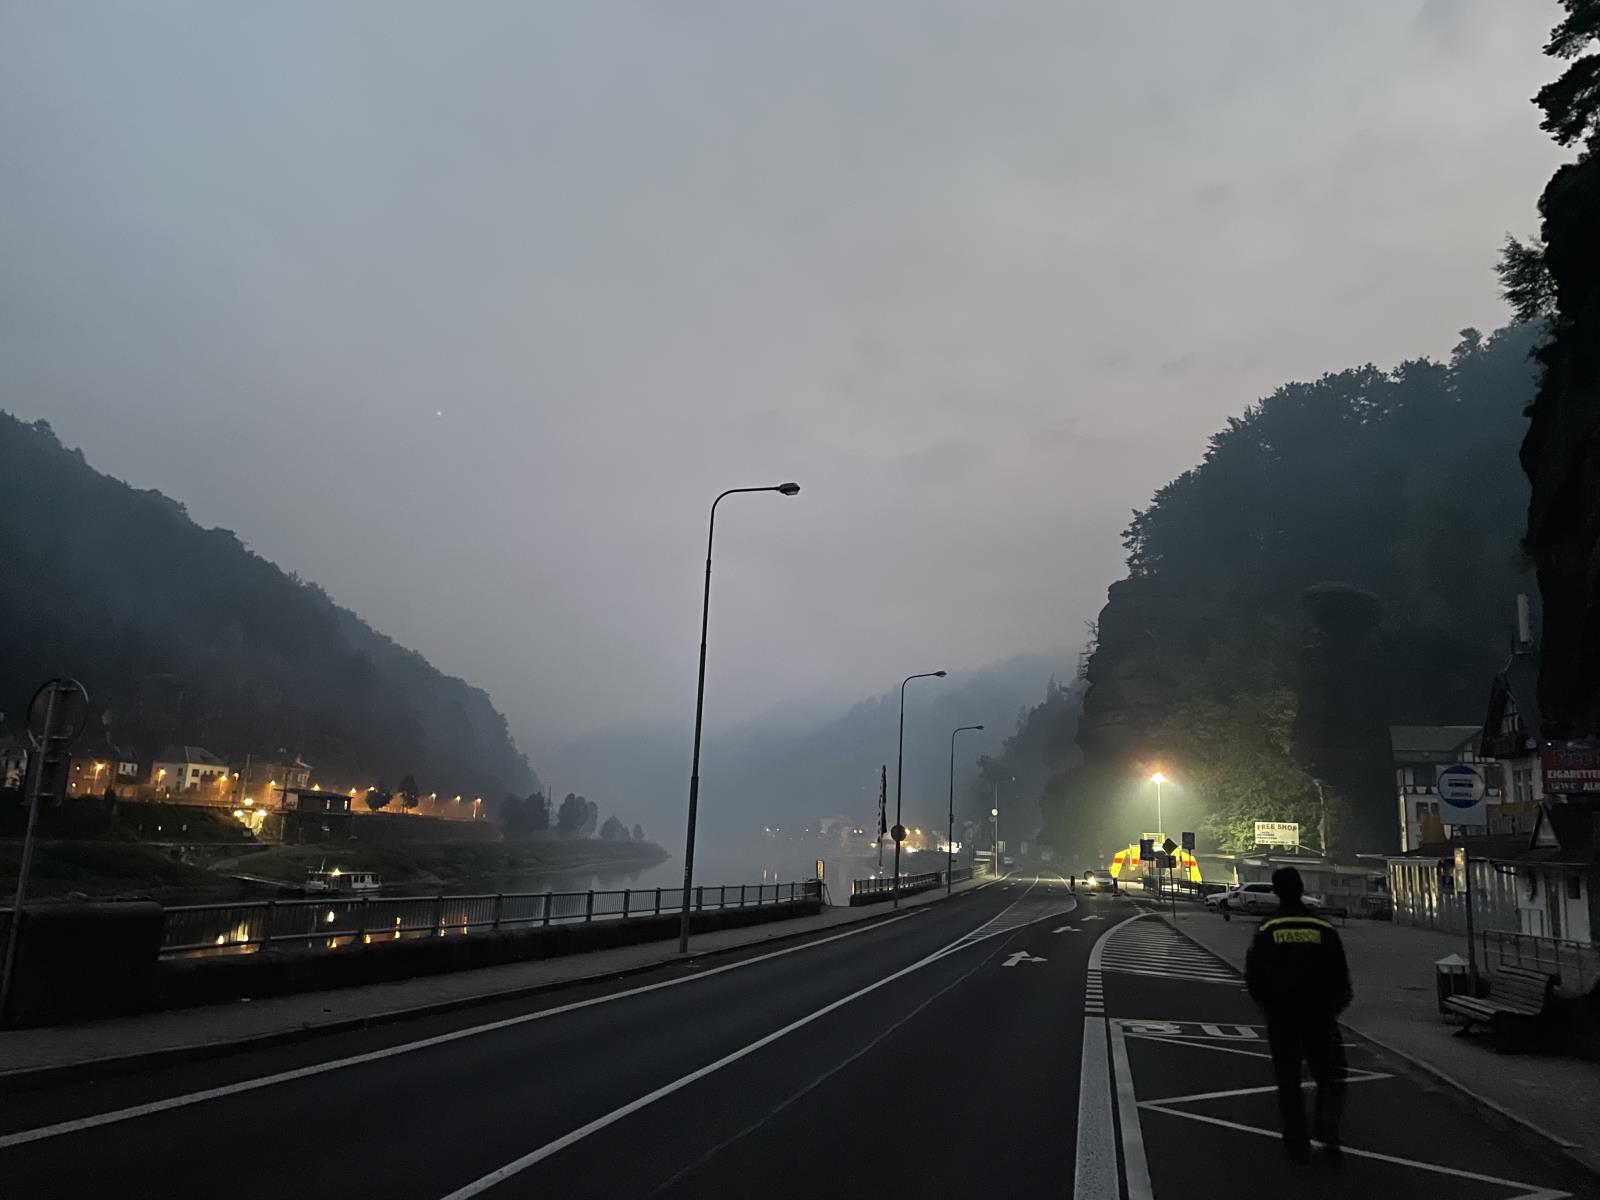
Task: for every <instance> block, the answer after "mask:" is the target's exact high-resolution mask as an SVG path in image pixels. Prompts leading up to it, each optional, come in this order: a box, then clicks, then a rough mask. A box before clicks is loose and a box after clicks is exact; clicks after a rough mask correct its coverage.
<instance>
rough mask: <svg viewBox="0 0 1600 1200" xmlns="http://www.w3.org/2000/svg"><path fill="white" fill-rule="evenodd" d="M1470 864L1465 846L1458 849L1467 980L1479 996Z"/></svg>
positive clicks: (1457, 857)
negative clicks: (1465, 909)
mask: <svg viewBox="0 0 1600 1200" xmlns="http://www.w3.org/2000/svg"><path fill="white" fill-rule="evenodd" d="M1469 868H1470V862H1469V860H1468V858H1467V848H1466V847H1465V846H1458V847H1456V875H1457V876H1458V879H1457V880H1456V887H1457V888H1458V889H1459V890H1460V892H1461V899H1462V900H1463V901H1464V902H1465V904H1466V907H1467V978H1468V979H1470V980H1472V994H1473V996H1477V994H1478V947H1477V943H1476V942H1475V941H1474V939H1473V936H1472V880H1471V879H1470V878H1469V876H1468V870H1469Z"/></svg>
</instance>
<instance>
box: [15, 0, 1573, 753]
mask: <svg viewBox="0 0 1600 1200" xmlns="http://www.w3.org/2000/svg"><path fill="white" fill-rule="evenodd" d="M1556 13H1557V8H1556V5H1555V4H1554V3H1553V2H1550V3H1546V2H1544V0H1539V2H1529V3H1516V4H1510V3H1504V2H1503V0H1431V2H1430V3H1421V2H1418V0H1345V2H1344V3H1341V4H1339V5H1336V6H1329V5H1326V4H1311V3H1299V2H1290V0H1213V2H1212V3H1207V4H1194V3H1191V2H1188V0H1171V2H1168V3H1159V4H1158V3H1133V2H1129V0H1100V2H1096V3H1082V2H1072V0H1050V2H1045V3H1038V4H1022V3H999V2H997V0H969V2H967V3H933V2H922V0H916V2H913V0H900V2H898V3H890V2H887V0H875V2H867V3H864V2H863V0H834V2H826V0H794V2H784V3H773V2H759V3H752V2H751V0H723V2H719V3H712V2H706V0H702V2H688V0H685V2H671V3H668V2H661V3H606V2H600V0H585V2H584V3H542V4H541V3H533V2H531V0H526V2H517V3H510V2H507V3H490V2H488V0H474V3H471V4H436V3H420V2H401V0H371V2H368V3H352V2H340V0H305V2H302V3H282V2H280V3H274V4H271V5H258V4H243V3H231V4H229V3H218V2H214V0H197V2H195V3H191V4H158V3H146V4H115V3H110V2H109V0H107V2H105V3H71V2H68V0H33V2H31V3H14V4H9V5H6V6H4V7H3V8H0V408H5V409H9V410H11V411H13V412H15V413H17V414H18V415H19V416H22V417H24V418H27V419H34V418H38V417H43V418H46V419H48V420H49V421H51V422H52V424H53V425H54V426H55V428H56V430H57V432H58V433H59V434H60V435H61V437H62V439H63V440H64V441H65V442H67V443H68V444H69V445H78V446H81V447H82V448H83V449H84V451H85V453H86V454H87V455H88V457H89V459H90V461H91V462H92V463H93V464H95V465H96V466H97V467H99V468H100V469H102V470H105V471H108V472H110V473H111V474H114V475H117V476H120V477H122V478H125V479H128V480H129V481H130V482H132V483H134V484H135V485H136V486H140V487H156V488H160V489H161V490H162V491H165V492H167V493H168V494H170V495H172V496H174V497H176V498H178V499H180V500H182V501H184V502H185V503H186V504H187V505H188V507H189V510H190V512H191V514H192V515H193V516H194V517H195V518H196V519H197V520H198V521H200V522H201V523H202V524H206V525H222V526H225V527H228V528H231V529H233V530H235V531H237V532H238V533H239V535H240V536H241V537H242V538H243V539H244V540H245V541H246V542H247V543H249V544H250V545H251V546H252V547H253V548H255V549H256V550H257V551H259V552H260V553H262V554H264V555H266V556H267V557H269V558H272V559H274V560H275V561H277V562H279V563H280V564H281V565H283V566H284V567H285V568H286V569H293V570H297V571H298V572H299V573H300V574H302V575H303V576H305V577H306V578H308V579H313V580H316V581H317V582H319V583H321V584H322V585H324V586H325V587H326V588H327V589H328V590H329V591H330V592H331V593H332V595H333V596H334V597H335V598H336V599H337V600H339V601H340V602H341V603H343V604H345V605H347V606H349V607H351V608H353V609H355V610H356V611H357V612H359V613H360V614H362V615H363V616H364V617H366V618H367V619H368V620H369V621H371V622H372V623H373V624H374V625H375V626H376V627H377V628H379V629H380V630H382V631H384V632H386V633H388V634H389V635H391V636H393V637H395V638H396V639H398V640H400V641H402V642H404V643H406V644H408V645H411V646H413V647H415V648H416V649H418V650H420V651H422V652H423V653H424V654H426V655H427V656H428V657H429V658H431V659H432V660H433V661H434V663H435V664H436V665H438V666H440V667H441V668H442V669H444V670H446V671H449V672H451V673H455V674H460V675H462V676H464V677H466V678H467V679H469V680H471V681H472V682H474V683H477V684H480V685H482V686H484V687H486V688H488V689H489V690H490V692H491V693H492V694H493V696H494V698H495V700H496V701H497V702H498V703H499V704H500V705H501V707H502V708H503V709H504V710H505V711H506V712H507V713H508V715H509V717H510V720H511V727H512V732H513V734H514V735H515V736H516V737H517V738H518V740H519V742H520V743H521V744H522V745H523V747H524V749H526V750H528V751H529V753H530V755H531V756H532V758H533V761H534V765H535V767H537V766H538V765H539V761H540V756H541V754H542V753H545V752H547V751H548V750H549V749H550V748H551V747H553V746H555V745H556V744H557V743H559V742H560V741H561V740H563V739H564V738H566V737H569V736H571V735H573V734H576V733H579V732H581V731H583V730H586V729H588V728H591V727H594V726H600V725H607V724H611V723H613V722H631V721H640V720H659V719H669V720H681V721H684V722H687V720H688V719H689V712H690V708H691V706H692V702H693V692H694V672H695V653H696V643H697V640H698V621H699V603H700V573H701V570H702V566H703V564H702V558H703V546H704V537H705V514H706V508H707V505H708V504H709V502H710V500H711V498H712V496H714V495H715V494H716V493H717V492H718V491H720V490H721V489H723V488H725V487H733V486H741V485H754V484H764V483H778V482H781V481H783V480H786V479H790V478H792V479H796V480H798V481H799V482H800V483H801V484H802V486H803V488H804V491H803V492H802V494H801V495H800V496H799V497H797V498H795V499H793V500H786V499H783V498H781V497H777V496H755V497H736V498H734V500H732V501H729V502H728V503H726V504H725V505H724V506H723V510H722V518H721V520H720V523H719V537H718V557H717V577H716V588H715V592H714V595H713V603H712V648H711V689H710V693H709V697H708V706H707V717H708V720H709V721H710V723H711V724H712V725H713V726H714V727H715V726H718V725H726V724H728V723H729V722H732V721H735V720H738V719H739V718H740V717H742V716H745V715H747V714H748V713H749V712H751V711H752V710H754V709H757V708H760V707H762V706H763V705H765V704H766V703H768V702H770V701H771V700H773V699H775V698H779V697H782V696H784V695H793V694H811V693H839V694H865V693H868V692H877V691H879V690H881V689H883V688H885V687H889V686H893V684H894V683H895V682H897V681H898V679H899V677H900V676H902V675H904V674H906V673H909V672H911V671H918V670H932V669H935V668H939V667H957V666H962V665H977V664H981V663H983V662H986V661H988V660H991V659H995V658H999V657H1002V656H1005V655H1009V654H1012V653H1015V652H1018V651H1022V650H1026V649H1030V648H1035V647H1047V646H1061V645H1071V644H1075V643H1076V642H1077V641H1078V640H1079V639H1080V637H1081V633H1082V623H1083V622H1084V621H1085V620H1087V619H1090V618H1092V617H1093V616H1094V615H1095V613H1096V612H1097V610H1098V608H1099V607H1100V605H1101V603H1102V602H1103V599H1104V589H1105V587H1106V585H1107V584H1108V583H1109V582H1110V581H1111V580H1113V579H1115V578H1117V577H1118V576H1119V575H1120V574H1121V566H1122V561H1121V560H1122V549H1121V546H1120V534H1121V531H1122V529H1123V528H1124V526H1125V525H1126V523H1127V518H1128V515H1129V512H1130V510H1131V509H1133V508H1134V507H1136V506H1141V505H1143V504H1145V503H1146V502H1147V501H1148V499H1149V496H1150V494H1151V492H1152V491H1153V490H1154V489H1155V488H1156V487H1158V486H1159V485H1160V484H1162V483H1163V482H1165V481H1166V480H1168V479H1170V478H1171V477H1172V476H1173V475H1175V474H1177V473H1178V472H1180V471H1182V470H1183V469H1185V468H1186V467H1188V466H1190V465H1192V464H1194V463H1195V462H1196V461H1197V460H1198V459H1199V457H1200V455H1201V453H1202V452H1203V450H1204V444H1205V438H1206V437H1207V435H1208V434H1210V433H1211V432H1212V431H1213V430H1215V429H1216V428H1218V427H1219V426H1220V425H1221V424H1222V422H1223V421H1224V419H1225V418H1226V416H1227V415H1228V414H1230V413H1234V412H1237V411H1238V410H1240V409H1241V408H1243V407H1244V406H1245V405H1246V404H1248V403H1250V402H1252V401H1254V400H1255V399H1257V398H1258V397H1259V396H1261V395H1263V394H1265V393H1267V392H1269V391H1270V390H1271V389H1272V388H1273V387H1275V386H1276V385H1278V384H1280V383H1282V382H1284V381H1286V380H1288V379H1290V378H1296V377H1299V378H1304V377H1307V376H1314V375H1316V374H1318V373H1320V372H1322V371H1325V370H1333V369H1339V368H1342V367H1345V366H1350V365H1355V364H1358V363H1362V362H1366V361H1376V362H1379V363H1382V364H1389V363H1392V362H1393V361H1395V360H1397V359H1399V358H1401V357H1405V356H1411V355H1415V354H1418V353H1424V352H1426V353H1432V354H1435V355H1443V354H1446V353H1448V351H1449V348H1450V346H1451V345H1452V344H1453V343H1454V341H1455V333H1456V331H1457V330H1458V329H1460V328H1462V327H1463V326H1466V325H1469V324H1471V325H1478V326H1480V327H1484V328H1489V327H1492V326H1494V325H1496V324H1498V323H1500V322H1502V321H1503V320H1504V319H1505V313H1504V308H1503V306H1502V305H1501V304H1500V302H1499V301H1498V299H1497V298H1496V295H1495V286H1494V278H1493V275H1492V270H1491V268H1492V264H1493V260H1494V255H1495V252H1496V249H1497V245H1498V243H1499V241H1500V240H1501V238H1502V237H1503V235H1504V234H1505V233H1506V232H1507V231H1513V232H1517V233H1526V232H1528V231H1530V230H1532V229H1534V228H1535V227H1536V224H1535V222H1536V218H1535V211H1534V201H1535V199H1536V197H1537V194H1538V191H1539V189H1540V187H1541V186H1542V183H1543V180H1544V179H1545V177H1546V176H1547V175H1548V174H1549V172H1550V170H1551V169H1552V166H1553V165H1554V163H1555V161H1556V151H1555V149H1554V148H1553V147H1552V146H1551V144H1550V143H1549V141H1548V140H1547V139H1546V138H1545V137H1544V135H1543V134H1541V133H1540V132H1539V130H1538V128H1537V112H1536V110H1535V109H1534V108H1533V107H1532V106H1531V105H1530V104H1529V103H1528V99H1527V98H1528V97H1529V96H1531V95H1532V93H1533V92H1534V91H1535V90H1536V89H1537V88H1538V86H1539V85H1540V84H1541V83H1542V82H1543V81H1544V80H1545V79H1547V78H1549V77H1551V76H1552V74H1553V73H1554V72H1555V70H1556V67H1555V66H1554V65H1553V64H1551V63H1549V62H1548V61H1547V60H1545V59H1543V58H1542V57H1541V55H1540V53H1539V47H1540V46H1541V45H1542V43H1543V41H1544V38H1545V35H1546V33H1547V31H1548V28H1549V26H1550V25H1551V24H1552V23H1553V21H1554V20H1555V17H1556ZM1509 452H1512V451H1510V450H1509V449H1508V453H1509Z"/></svg>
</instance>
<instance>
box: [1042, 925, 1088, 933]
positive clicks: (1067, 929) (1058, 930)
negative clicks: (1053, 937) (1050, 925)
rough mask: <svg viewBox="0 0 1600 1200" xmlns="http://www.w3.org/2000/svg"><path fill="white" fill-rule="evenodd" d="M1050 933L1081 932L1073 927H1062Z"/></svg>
mask: <svg viewBox="0 0 1600 1200" xmlns="http://www.w3.org/2000/svg"><path fill="white" fill-rule="evenodd" d="M1050 932H1051V933H1082V932H1083V930H1081V929H1079V928H1077V927H1076V926H1073V925H1063V926H1062V927H1061V928H1060V929H1052V930H1051V931H1050Z"/></svg>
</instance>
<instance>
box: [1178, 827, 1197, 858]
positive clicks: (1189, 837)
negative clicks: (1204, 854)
mask: <svg viewBox="0 0 1600 1200" xmlns="http://www.w3.org/2000/svg"><path fill="white" fill-rule="evenodd" d="M1180 836H1181V837H1182V838H1183V848H1184V849H1185V850H1187V851H1188V852H1189V853H1190V854H1193V853H1194V830H1192V829H1191V830H1190V831H1189V832H1188V833H1185V834H1181V835H1180Z"/></svg>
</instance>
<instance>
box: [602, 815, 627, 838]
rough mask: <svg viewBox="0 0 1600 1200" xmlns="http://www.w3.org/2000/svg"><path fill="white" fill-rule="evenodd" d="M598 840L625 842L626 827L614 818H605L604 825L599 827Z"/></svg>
mask: <svg viewBox="0 0 1600 1200" xmlns="http://www.w3.org/2000/svg"><path fill="white" fill-rule="evenodd" d="M600 840H601V841H602V842H625V841H627V840H628V827H627V826H626V825H624V824H623V823H622V822H621V821H619V820H617V818H616V817H615V816H610V817H607V818H606V823H605V824H604V825H602V826H600Z"/></svg>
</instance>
